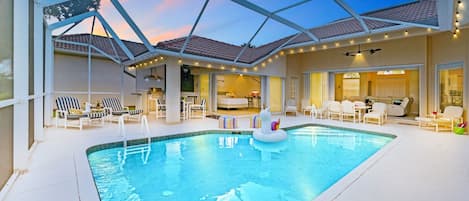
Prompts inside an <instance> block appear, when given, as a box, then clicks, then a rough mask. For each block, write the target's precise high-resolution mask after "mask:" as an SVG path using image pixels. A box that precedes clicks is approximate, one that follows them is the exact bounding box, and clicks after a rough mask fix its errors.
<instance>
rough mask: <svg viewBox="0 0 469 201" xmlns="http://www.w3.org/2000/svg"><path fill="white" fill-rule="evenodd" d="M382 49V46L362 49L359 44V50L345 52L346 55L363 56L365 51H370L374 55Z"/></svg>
mask: <svg viewBox="0 0 469 201" xmlns="http://www.w3.org/2000/svg"><path fill="white" fill-rule="evenodd" d="M381 50H382V49H381V48H374V49H366V50H361V49H360V45H358V51H351V52H345V53H344V55H345V56H351V57H354V56H361V55H362V54H363V53H365V52H369V53H370V55H373V54H374V53H376V52H378V51H381Z"/></svg>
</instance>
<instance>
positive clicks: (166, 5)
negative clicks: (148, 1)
mask: <svg viewBox="0 0 469 201" xmlns="http://www.w3.org/2000/svg"><path fill="white" fill-rule="evenodd" d="M182 5H184V1H183V0H163V1H162V2H161V3H159V4H158V5H156V8H155V10H156V12H157V13H162V12H164V11H167V10H170V9H171V8H174V7H179V6H182Z"/></svg>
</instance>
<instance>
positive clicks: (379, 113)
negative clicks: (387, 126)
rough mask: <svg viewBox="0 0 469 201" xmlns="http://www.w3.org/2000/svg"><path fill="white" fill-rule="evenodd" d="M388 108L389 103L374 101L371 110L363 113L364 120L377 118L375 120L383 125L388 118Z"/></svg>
mask: <svg viewBox="0 0 469 201" xmlns="http://www.w3.org/2000/svg"><path fill="white" fill-rule="evenodd" d="M386 110H387V105H386V104H385V103H373V106H372V107H371V112H368V113H366V114H365V115H363V122H364V123H368V122H370V120H376V121H375V122H376V123H377V124H379V125H383V124H384V120H385V119H386Z"/></svg>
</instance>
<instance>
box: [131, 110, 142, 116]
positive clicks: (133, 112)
mask: <svg viewBox="0 0 469 201" xmlns="http://www.w3.org/2000/svg"><path fill="white" fill-rule="evenodd" d="M141 113H143V110H130V111H129V114H130V115H136V114H141Z"/></svg>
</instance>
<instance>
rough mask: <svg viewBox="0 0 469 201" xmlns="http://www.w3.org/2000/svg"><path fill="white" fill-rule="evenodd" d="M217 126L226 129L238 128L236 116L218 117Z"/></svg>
mask: <svg viewBox="0 0 469 201" xmlns="http://www.w3.org/2000/svg"><path fill="white" fill-rule="evenodd" d="M218 127H219V128H228V129H233V128H238V120H237V119H236V117H230V116H221V117H220V118H219V119H218Z"/></svg>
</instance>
